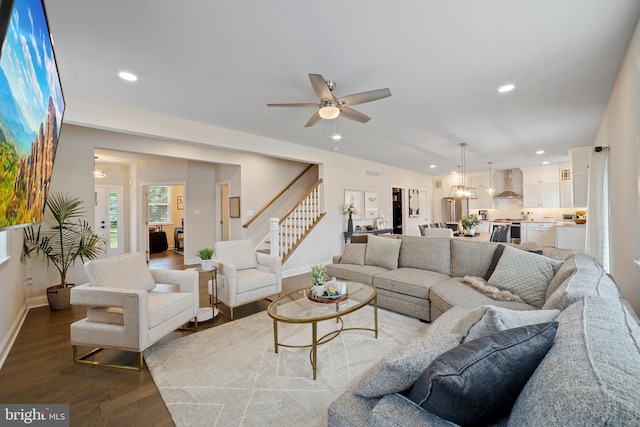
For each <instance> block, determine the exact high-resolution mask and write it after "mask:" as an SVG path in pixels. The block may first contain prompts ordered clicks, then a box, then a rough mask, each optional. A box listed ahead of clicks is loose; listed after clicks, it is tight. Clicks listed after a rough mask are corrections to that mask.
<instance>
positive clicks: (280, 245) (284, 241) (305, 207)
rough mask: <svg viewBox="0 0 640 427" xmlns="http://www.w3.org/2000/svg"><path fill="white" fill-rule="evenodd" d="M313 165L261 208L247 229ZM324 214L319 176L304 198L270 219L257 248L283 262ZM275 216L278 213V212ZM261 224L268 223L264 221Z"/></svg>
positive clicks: (249, 222)
mask: <svg viewBox="0 0 640 427" xmlns="http://www.w3.org/2000/svg"><path fill="white" fill-rule="evenodd" d="M313 167H314V165H309V166H308V167H307V168H306V169H305V170H304V171H302V172H301V173H300V174H299V175H298V176H297V177H296V178H295V179H293V181H291V182H290V183H289V184H288V185H287V186H285V187H284V188H283V189H282V190H281V191H280V192H279V193H278V194H277V195H276V196H275V197H274V198H273V199H271V201H269V202H268V203H267V204H266V205H265V206H264V207H263V208H262V209H260V210H259V211H258V213H257V214H256V215H254V216H253V217H252V218H251V219H250V220H249V221H247V222H246V223H245V224H243V227H244V228H247V227H249V226H251V224H252V223H253V222H254V221H255V220H256V219H258V217H259V216H261V215H262V214H265V213H267V210H268V209H270V208H271V207H272V206H273V205H274V204H275V203H276V202H277V201H278V200H280V199H282V198H283V197H284V196H285V194H286V193H287V192H288V191H289V190H290V189H291V188H292V187H293V186H294V185H296V184H299V183H300V182H301V179H302V178H303V176H305V174H306V173H307V172H309V171H310V170H311V169H312V168H313ZM307 185H308V184H307ZM298 186H299V185H298ZM299 188H300V186H299ZM271 209H273V208H271ZM325 214H326V212H323V201H322V179H318V180H317V181H316V182H315V183H314V184H313V185H312V186H311V188H310V189H309V190H308V191H306V192H305V193H304V195H303V196H302V197H300V198H299V199H298V200H297V201H296V202H295V203H293V207H292V208H291V209H289V210H288V211H287V212H286V213H285V214H284V215H282V216H281V217H280V218H270V219H269V234H268V235H267V236H266V237H265V238H264V239H263V240H262V242H261V244H260V245H258V248H257V249H258V251H259V252H264V253H269V254H271V255H276V256H277V257H279V258H280V259H281V260H282V263H283V264H284V262H285V261H286V260H287V259H288V258H289V257H290V256H291V254H292V253H293V252H294V251H295V250H296V248H297V247H298V246H300V244H301V243H302V241H303V240H304V239H305V238H306V237H307V236H308V235H309V233H311V230H313V228H314V227H315V226H316V224H318V223H319V222H320V220H321V219H322V217H324V215H325ZM276 215H278V214H277V213H276ZM263 216H264V215H263ZM258 223H260V221H258ZM262 224H263V225H265V223H264V220H263V222H262Z"/></svg>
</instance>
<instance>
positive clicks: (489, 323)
mask: <svg viewBox="0 0 640 427" xmlns="http://www.w3.org/2000/svg"><path fill="white" fill-rule="evenodd" d="M558 314H560V310H525V311H522V310H509V309H508V308H503V307H495V306H493V305H483V306H481V307H478V308H476V309H474V310H471V311H470V312H469V313H467V315H466V316H464V317H463V318H462V319H460V320H459V321H458V323H456V325H455V326H454V327H453V329H451V332H452V333H456V334H461V335H462V336H464V337H465V338H464V341H471V340H475V339H477V338H480V337H484V336H485V335H490V334H495V333H496V332H500V331H504V330H507V329H512V328H517V327H520V326H528V325H536V324H538V323H547V322H552V321H554V320H555V319H556V317H558Z"/></svg>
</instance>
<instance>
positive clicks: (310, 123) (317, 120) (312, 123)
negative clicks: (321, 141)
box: [304, 110, 322, 128]
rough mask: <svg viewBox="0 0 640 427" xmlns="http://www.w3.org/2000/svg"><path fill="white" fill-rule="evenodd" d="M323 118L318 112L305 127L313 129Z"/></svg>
mask: <svg viewBox="0 0 640 427" xmlns="http://www.w3.org/2000/svg"><path fill="white" fill-rule="evenodd" d="M321 118H322V117H320V111H319V110H318V111H316V113H315V114H314V115H313V116H311V118H310V119H309V121H308V122H307V124H306V125H304V127H306V128H308V127H311V126H313V125H315V124H316V123H318V122H319V121H320V119H321Z"/></svg>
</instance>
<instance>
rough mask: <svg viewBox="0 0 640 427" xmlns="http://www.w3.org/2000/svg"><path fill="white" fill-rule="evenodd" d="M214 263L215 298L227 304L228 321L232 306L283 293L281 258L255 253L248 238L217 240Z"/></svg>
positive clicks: (231, 318)
mask: <svg viewBox="0 0 640 427" xmlns="http://www.w3.org/2000/svg"><path fill="white" fill-rule="evenodd" d="M214 262H217V264H218V280H217V282H218V283H217V284H218V292H217V294H218V298H219V299H220V301H221V302H222V303H223V304H224V305H226V306H227V307H229V319H230V320H233V309H234V307H237V306H240V305H244V304H248V303H250V302H254V301H258V300H261V299H264V298H267V297H270V296H273V295H277V294H279V293H280V292H282V262H281V261H280V258H278V257H277V256H274V255H269V254H265V253H262V252H257V251H256V250H255V248H254V247H253V242H252V241H251V240H248V239H247V240H229V241H222V242H217V243H216V244H215V260H214ZM209 293H211V282H209Z"/></svg>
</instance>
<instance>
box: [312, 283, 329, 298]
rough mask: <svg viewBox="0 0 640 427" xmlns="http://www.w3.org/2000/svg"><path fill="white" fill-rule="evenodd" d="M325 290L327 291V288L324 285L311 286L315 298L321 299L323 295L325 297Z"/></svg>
mask: <svg viewBox="0 0 640 427" xmlns="http://www.w3.org/2000/svg"><path fill="white" fill-rule="evenodd" d="M325 290H326V288H325V286H324V284H322V285H312V286H311V293H312V294H313V296H315V297H321V296H322V295H324V291H325Z"/></svg>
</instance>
